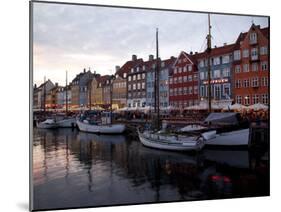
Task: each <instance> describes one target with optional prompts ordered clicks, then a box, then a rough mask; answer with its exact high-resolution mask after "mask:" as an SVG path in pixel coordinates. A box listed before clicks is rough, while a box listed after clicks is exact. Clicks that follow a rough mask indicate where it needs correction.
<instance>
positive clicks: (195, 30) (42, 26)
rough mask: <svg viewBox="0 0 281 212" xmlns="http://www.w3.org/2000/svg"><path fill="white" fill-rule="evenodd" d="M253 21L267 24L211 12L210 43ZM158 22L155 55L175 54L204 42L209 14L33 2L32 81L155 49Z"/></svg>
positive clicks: (106, 65) (263, 21) (102, 69)
mask: <svg viewBox="0 0 281 212" xmlns="http://www.w3.org/2000/svg"><path fill="white" fill-rule="evenodd" d="M252 23H255V24H256V25H261V27H267V26H268V19H267V18H265V17H257V16H235V15H218V14H211V25H212V31H211V32H212V46H214V45H216V46H221V45H223V43H233V42H235V40H236V39H237V37H238V35H239V34H240V32H246V31H248V30H249V28H250V26H251V24H252ZM156 28H158V31H159V56H160V57H161V59H167V58H170V57H171V56H175V57H177V56H178V55H179V53H180V52H181V51H186V52H190V51H193V52H196V51H197V52H202V51H204V50H205V48H206V35H207V32H208V15H207V14H206V13H191V12H172V11H157V10H144V9H127V8H113V7H96V6H81V5H80V6H78V5H65V4H48V3H39V2H35V3H34V7H33V62H34V63H33V64H34V66H33V82H34V83H36V84H37V85H40V84H41V83H42V82H43V81H44V76H45V77H46V79H51V80H52V82H54V83H55V82H58V83H59V84H60V85H65V75H66V70H67V72H68V79H69V81H71V80H72V79H73V78H74V77H75V76H76V74H78V73H80V72H82V71H83V69H84V68H86V69H87V70H88V69H89V68H90V70H91V71H92V72H94V71H96V72H97V73H100V74H102V75H105V74H114V72H115V66H117V65H119V66H122V65H123V64H124V63H125V62H126V61H128V60H130V59H131V57H132V55H133V54H135V55H137V57H138V58H143V59H144V60H147V59H148V55H149V54H153V55H155V54H156V53H155V45H156V41H155V40H156V38H155V34H156V33H155V32H156Z"/></svg>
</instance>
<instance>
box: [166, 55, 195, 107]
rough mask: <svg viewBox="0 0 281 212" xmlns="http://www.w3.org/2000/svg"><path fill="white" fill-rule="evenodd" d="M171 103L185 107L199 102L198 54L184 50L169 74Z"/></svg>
mask: <svg viewBox="0 0 281 212" xmlns="http://www.w3.org/2000/svg"><path fill="white" fill-rule="evenodd" d="M169 104H170V105H171V106H174V107H178V108H184V107H188V106H192V105H196V104H198V69H197V61H196V56H195V55H193V53H191V54H187V53H186V52H184V51H182V52H181V53H180V54H179V56H178V57H177V59H176V61H175V62H174V66H173V69H172V72H170V76H169Z"/></svg>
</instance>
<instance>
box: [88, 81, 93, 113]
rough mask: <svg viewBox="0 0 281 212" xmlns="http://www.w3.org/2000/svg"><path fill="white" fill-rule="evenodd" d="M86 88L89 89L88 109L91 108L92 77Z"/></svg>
mask: <svg viewBox="0 0 281 212" xmlns="http://www.w3.org/2000/svg"><path fill="white" fill-rule="evenodd" d="M88 89H89V110H92V98H91V97H92V79H91V80H90V81H89V85H88Z"/></svg>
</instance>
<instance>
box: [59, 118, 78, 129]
mask: <svg viewBox="0 0 281 212" xmlns="http://www.w3.org/2000/svg"><path fill="white" fill-rule="evenodd" d="M56 123H57V125H58V127H62V128H65V127H75V126H76V118H74V117H64V118H62V119H58V120H56Z"/></svg>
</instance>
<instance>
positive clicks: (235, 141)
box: [180, 14, 250, 147]
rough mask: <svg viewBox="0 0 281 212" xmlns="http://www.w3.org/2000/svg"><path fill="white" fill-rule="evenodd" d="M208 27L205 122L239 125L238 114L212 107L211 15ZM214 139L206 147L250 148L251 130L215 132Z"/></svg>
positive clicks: (190, 127) (203, 128) (186, 128)
mask: <svg viewBox="0 0 281 212" xmlns="http://www.w3.org/2000/svg"><path fill="white" fill-rule="evenodd" d="M208 27H209V29H208V30H209V33H208V35H207V49H206V53H207V61H208V111H209V116H208V117H207V118H206V119H205V122H207V123H211V124H215V123H223V124H227V125H231V124H238V119H237V115H238V114H237V113H230V112H226V113H223V112H221V113H212V105H211V65H210V55H211V50H212V46H211V24H210V14H208ZM206 129H207V128H206V127H205V126H200V125H196V126H192V125H187V126H186V127H184V128H182V129H181V130H180V131H183V132H191V131H196V130H206ZM213 132H215V133H212V137H209V139H208V140H206V141H205V145H206V146H218V147H230V146H239V147H241V146H243V147H249V145H250V139H249V135H250V129H249V128H247V129H240V130H235V131H230V132H223V133H217V131H213Z"/></svg>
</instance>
